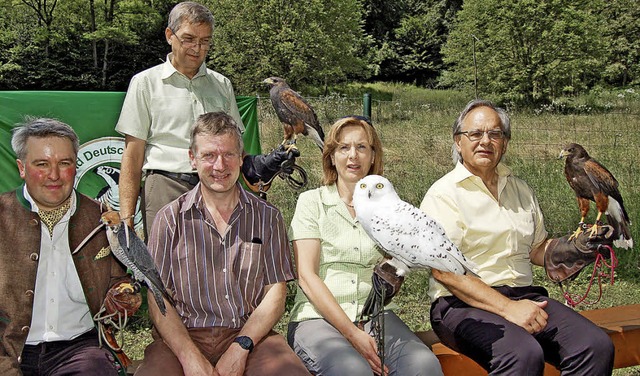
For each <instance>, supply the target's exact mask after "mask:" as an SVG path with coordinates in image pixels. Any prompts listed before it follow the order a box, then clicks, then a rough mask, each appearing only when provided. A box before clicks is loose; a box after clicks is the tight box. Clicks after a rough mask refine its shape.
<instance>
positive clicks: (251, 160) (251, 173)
mask: <svg viewBox="0 0 640 376" xmlns="http://www.w3.org/2000/svg"><path fill="white" fill-rule="evenodd" d="M299 156H300V152H299V151H298V150H297V149H292V150H290V151H286V150H285V148H284V145H280V146H278V147H277V148H276V149H274V150H272V151H271V153H269V154H264V155H246V156H245V157H244V159H243V161H242V175H243V176H244V178H245V180H246V181H247V182H248V183H249V184H251V185H256V184H257V183H258V182H260V181H262V182H263V183H267V184H268V183H270V182H271V179H273V177H274V176H275V175H276V174H277V173H279V172H280V171H282V172H285V173H287V174H291V173H293V166H294V164H295V161H296V157H299Z"/></svg>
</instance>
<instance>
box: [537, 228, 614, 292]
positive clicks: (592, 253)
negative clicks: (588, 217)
mask: <svg viewBox="0 0 640 376" xmlns="http://www.w3.org/2000/svg"><path fill="white" fill-rule="evenodd" d="M615 232H616V231H615V229H614V228H613V227H611V226H609V225H599V226H598V232H597V233H596V234H595V235H593V236H592V235H590V233H591V229H590V227H587V228H586V229H585V230H584V231H583V232H582V233H580V234H579V235H578V236H575V237H573V238H570V237H569V235H567V236H563V237H561V238H558V239H553V240H551V241H550V242H549V244H548V245H547V248H546V252H545V254H544V268H545V270H546V271H547V276H548V277H549V279H551V280H552V281H554V282H562V281H564V280H566V279H568V278H575V277H577V276H578V273H580V271H581V270H582V269H583V268H584V267H586V266H588V265H589V264H591V263H592V262H594V261H595V260H596V257H597V255H598V253H601V254H602V255H603V256H604V257H606V258H609V257H610V256H611V255H610V252H609V250H608V248H607V247H605V246H609V247H610V246H612V245H613V239H615V238H616V237H617V236H616V234H615Z"/></svg>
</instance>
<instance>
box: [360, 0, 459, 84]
mask: <svg viewBox="0 0 640 376" xmlns="http://www.w3.org/2000/svg"><path fill="white" fill-rule="evenodd" d="M366 3H367V13H366V16H365V30H366V31H367V33H368V34H369V35H370V36H371V37H372V38H373V45H372V49H373V51H372V53H371V57H370V59H371V63H372V64H373V65H374V66H375V68H376V69H375V78H377V79H382V80H394V81H403V82H413V83H417V84H418V85H434V84H435V82H436V79H437V77H438V75H439V71H440V70H441V69H442V66H443V62H442V55H441V53H440V50H441V48H442V45H443V44H444V42H445V41H446V39H447V36H448V33H449V27H450V24H451V22H452V20H453V18H454V16H455V14H456V12H457V11H458V10H459V9H460V8H461V7H462V0H398V1H380V0H367V1H366Z"/></svg>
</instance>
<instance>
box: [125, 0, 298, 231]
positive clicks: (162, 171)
mask: <svg viewBox="0 0 640 376" xmlns="http://www.w3.org/2000/svg"><path fill="white" fill-rule="evenodd" d="M212 33H213V15H212V14H211V12H210V11H209V9H207V8H206V7H204V6H203V5H200V4H198V3H194V2H190V1H187V2H182V3H179V4H178V5H176V6H175V7H174V8H173V10H171V13H170V14H169V22H168V25H167V28H166V30H165V38H166V40H167V43H168V44H169V45H170V46H171V53H170V54H169V55H167V60H166V61H165V62H164V63H162V64H160V65H157V66H155V67H153V68H150V69H147V70H145V71H143V72H140V73H138V74H136V75H135V76H133V78H132V79H131V83H130V85H129V89H128V91H127V95H126V97H125V100H124V104H123V106H122V111H121V113H120V118H119V120H118V124H117V125H116V131H118V132H119V133H121V134H123V135H124V137H125V148H124V152H123V155H122V164H121V177H120V182H119V189H120V200H121V201H120V211H121V214H122V216H123V217H124V218H129V219H128V221H129V224H132V221H133V215H134V214H135V208H136V202H137V200H138V195H139V193H140V182H141V179H142V177H143V173H142V172H143V170H144V171H145V172H146V173H145V175H146V180H145V185H144V192H143V194H142V199H143V205H142V209H143V214H144V215H143V218H144V221H145V230H146V231H147V232H148V229H149V228H151V225H152V224H153V219H154V217H155V215H156V213H157V212H158V210H160V208H162V207H163V206H164V205H165V204H167V203H169V202H170V201H172V200H174V199H175V198H177V197H178V196H180V195H181V194H182V193H184V192H186V191H188V190H189V189H191V188H193V187H194V186H195V184H196V183H197V182H198V175H197V174H196V173H195V171H193V170H192V168H191V166H190V163H189V156H188V150H189V129H190V127H191V125H192V124H193V123H195V120H196V119H197V117H198V116H199V115H201V114H204V113H206V112H212V111H223V112H225V113H227V114H229V115H230V116H231V117H232V118H233V119H234V120H235V122H236V124H238V128H239V129H240V131H241V132H242V131H243V130H244V126H243V124H242V120H241V118H240V113H239V111H238V106H237V104H236V99H235V95H234V92H233V87H232V85H231V82H230V81H229V79H228V78H226V77H225V76H223V75H221V74H220V73H218V72H215V71H213V70H211V69H208V68H207V67H206V65H205V58H206V56H207V52H208V51H209V48H210V47H211V42H212ZM292 158H294V156H293V155H292V154H287V153H286V152H285V151H284V150H283V149H282V148H280V149H276V150H275V151H273V152H272V153H270V154H268V155H258V156H245V157H244V168H243V173H244V176H245V179H246V181H247V182H248V183H249V184H250V185H251V184H256V183H258V181H259V180H262V181H263V182H267V181H268V180H270V179H271V177H273V176H274V175H275V174H276V173H277V172H278V171H279V170H280V166H281V164H282V163H283V162H285V161H287V159H292Z"/></svg>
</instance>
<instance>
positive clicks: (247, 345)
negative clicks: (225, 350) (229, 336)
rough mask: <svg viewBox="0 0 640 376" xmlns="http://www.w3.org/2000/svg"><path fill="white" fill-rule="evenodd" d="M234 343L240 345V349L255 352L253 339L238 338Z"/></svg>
mask: <svg viewBox="0 0 640 376" xmlns="http://www.w3.org/2000/svg"><path fill="white" fill-rule="evenodd" d="M233 342H236V343H238V344H239V345H240V347H242V348H243V349H245V350H249V352H252V351H253V340H252V339H251V337H247V336H240V337H236V339H234V340H233Z"/></svg>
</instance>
